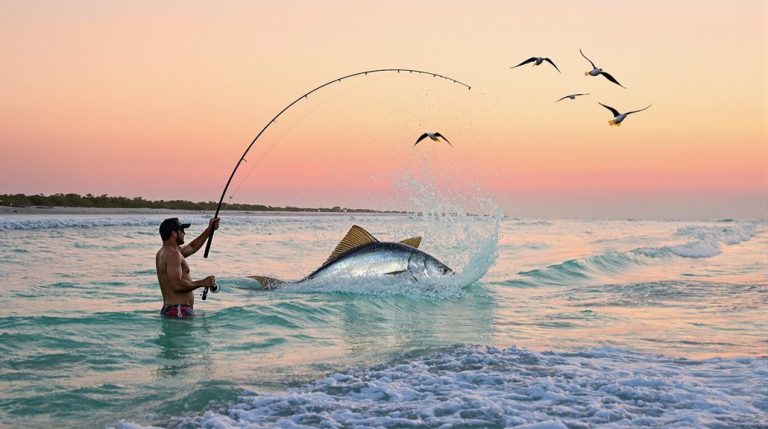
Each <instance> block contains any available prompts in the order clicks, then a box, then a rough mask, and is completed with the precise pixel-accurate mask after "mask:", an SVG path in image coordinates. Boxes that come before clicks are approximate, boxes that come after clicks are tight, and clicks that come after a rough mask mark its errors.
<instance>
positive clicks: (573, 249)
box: [0, 212, 768, 429]
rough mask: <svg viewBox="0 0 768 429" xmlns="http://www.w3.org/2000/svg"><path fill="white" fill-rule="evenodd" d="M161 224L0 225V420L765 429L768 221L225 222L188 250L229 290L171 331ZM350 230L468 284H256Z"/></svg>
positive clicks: (320, 255) (242, 217) (31, 219)
mask: <svg viewBox="0 0 768 429" xmlns="http://www.w3.org/2000/svg"><path fill="white" fill-rule="evenodd" d="M208 216H210V215H205V214H190V215H186V216H182V217H184V218H186V219H189V220H190V221H192V223H193V226H192V228H190V229H189V230H188V235H189V237H188V239H191V238H193V237H194V236H196V234H197V233H199V232H200V231H201V230H202V228H203V225H204V224H205V223H206V219H207V217H208ZM164 217H166V216H164V215H109V216H89V215H26V216H20V215H4V216H1V217H0V237H2V244H3V245H2V246H0V280H1V281H2V283H1V284H2V289H0V291H1V293H2V296H3V304H2V307H0V322H1V324H0V426H7V427H63V428H79V427H96V428H104V427H115V428H143V427H181V428H192V427H205V428H261V427H281V428H304V427H323V428H351V427H377V428H381V427H384V428H411V427H417V428H444V427H445V428H449V427H450V428H453V427H457V428H459V427H460V428H470V427H472V428H474V427H477V428H486V427H498V428H502V427H520V428H528V429H531V428H538V429H546V428H621V427H673V428H689V427H694V428H704V427H706V428H757V427H766V426H768V223H766V222H765V221H764V220H759V221H751V222H749V221H734V220H713V221H683V220H675V221H642V220H623V221H572V220H546V221H544V220H518V219H508V218H502V217H499V216H469V215H461V214H452V215H430V214H429V213H427V214H425V215H421V216H395V215H392V216H384V215H348V214H341V215H321V214H303V215H297V214H272V215H260V214H238V215H234V214H228V213H226V212H225V213H223V215H222V226H221V228H220V230H219V231H218V232H217V234H216V238H215V240H214V243H213V250H212V253H211V256H210V258H208V259H203V258H202V251H201V252H200V253H198V254H197V255H194V256H192V257H191V258H190V259H189V262H190V266H191V269H192V275H193V278H202V277H203V276H205V275H208V274H215V275H216V276H217V278H218V279H219V284H220V285H221V286H222V291H221V292H220V293H217V294H209V296H208V299H207V300H206V301H202V300H200V299H199V293H198V294H197V301H196V303H195V310H196V313H197V317H195V318H194V319H193V320H167V319H162V318H160V317H159V315H158V311H159V309H160V305H161V295H160V291H159V289H158V287H157V280H156V277H155V272H154V264H153V262H154V255H155V252H156V251H157V249H158V248H159V246H160V239H159V236H158V233H157V227H158V225H159V223H160V221H161V220H162V219H163V218H164ZM353 224H357V225H360V226H362V227H364V228H366V229H368V230H369V231H370V232H371V233H372V234H374V235H375V236H377V237H378V238H379V239H381V240H383V241H399V240H401V239H404V238H408V237H412V236H415V235H419V236H422V237H423V242H422V245H421V248H422V250H425V251H427V252H428V253H430V254H432V255H434V256H435V257H437V258H438V259H440V260H441V261H443V262H445V263H446V264H447V265H449V266H451V267H452V268H454V270H456V271H457V272H458V274H457V275H456V276H455V277H453V278H450V279H446V280H445V281H441V282H437V283H433V284H412V283H411V284H408V283H398V280H394V279H383V280H381V279H368V280H365V281H353V280H350V279H339V280H338V281H337V282H325V283H316V284H312V283H309V284H306V285H303V286H301V287H291V288H286V289H283V290H276V291H270V292H263V291H258V290H256V286H257V285H256V283H255V282H254V281H252V280H249V279H246V278H245V276H248V275H255V274H261V275H270V276H273V277H278V278H283V279H298V278H301V277H303V276H304V275H306V274H307V273H309V272H310V271H312V270H313V269H314V268H316V267H317V266H319V265H320V264H321V263H322V262H323V261H324V260H325V259H326V258H327V256H328V255H329V254H330V252H331V250H333V248H334V247H335V245H336V243H337V242H338V241H339V240H340V239H341V237H343V235H344V234H345V233H346V231H347V230H348V229H349V227H350V226H351V225H353Z"/></svg>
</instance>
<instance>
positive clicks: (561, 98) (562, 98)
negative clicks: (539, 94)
mask: <svg viewBox="0 0 768 429" xmlns="http://www.w3.org/2000/svg"><path fill="white" fill-rule="evenodd" d="M568 97H570V95H566V96H565V97H560V99H559V100H555V103H557V102H558V101H563V100H565V99H566V98H568Z"/></svg>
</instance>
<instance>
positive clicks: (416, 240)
mask: <svg viewBox="0 0 768 429" xmlns="http://www.w3.org/2000/svg"><path fill="white" fill-rule="evenodd" d="M400 243H402V244H405V245H406V246H411V247H413V248H414V249H418V248H419V244H421V237H411V238H406V239H405V240H403V241H401V242H400Z"/></svg>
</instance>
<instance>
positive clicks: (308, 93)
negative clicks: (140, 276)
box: [203, 68, 472, 258]
mask: <svg viewBox="0 0 768 429" xmlns="http://www.w3.org/2000/svg"><path fill="white" fill-rule="evenodd" d="M383 72H397V73H400V72H408V73H418V74H425V75H431V76H432V77H437V78H440V79H445V80H449V81H451V82H453V83H457V84H459V85H462V86H465V87H467V89H472V87H471V86H469V85H467V84H465V83H464V82H460V81H458V80H456V79H454V78H451V77H448V76H444V75H441V74H437V73H432V72H428V71H423V70H412V69H399V68H392V69H377V70H366V71H361V72H357V73H352V74H348V75H346V76H343V77H339V78H336V79H333V80H331V81H328V82H326V83H324V84H322V85H320V86H318V87H317V88H315V89H313V90H311V91H309V92H307V93H305V94H304V95H302V96H301V97H299V98H297V99H295V100H293V102H292V103H291V104H289V105H287V106H285V108H283V110H281V111H280V113H278V114H277V115H275V117H274V118H272V120H271V121H269V122H267V125H265V126H264V128H262V129H261V131H259V134H257V135H256V137H255V138H254V139H253V141H251V144H249V145H248V148H246V149H245V152H243V156H241V157H240V160H239V161H237V164H235V168H234V170H232V174H230V175H229V179H228V180H227V184H226V185H224V191H222V192H221V198H219V205H218V206H217V207H216V214H215V215H214V216H213V217H218V216H219V211H220V210H221V204H222V203H223V202H224V196H225V195H226V194H227V189H228V188H229V184H230V183H231V182H232V178H233V177H235V172H237V169H238V168H239V167H240V164H242V162H243V161H244V160H245V156H246V155H247V154H248V151H250V150H251V147H253V144H254V143H256V140H258V139H259V137H261V135H262V134H263V133H264V131H266V130H267V128H269V126H270V125H272V124H274V123H275V121H276V120H277V118H279V117H280V115H282V114H283V113H284V112H285V111H286V110H288V109H290V108H291V106H293V105H294V104H296V103H298V102H299V101H301V100H303V99H306V98H307V97H308V96H309V95H310V94H312V93H313V92H315V91H317V90H319V89H322V88H324V87H326V86H328V85H331V84H333V83H336V82H341V81H342V80H344V79H349V78H351V77H355V76H360V75H366V76H367V75H368V74H371V73H383ZM213 231H214V230H211V232H210V233H209V234H208V241H207V243H206V244H205V253H204V254H203V257H204V258H207V257H208V252H209V251H210V250H211V243H212V242H213Z"/></svg>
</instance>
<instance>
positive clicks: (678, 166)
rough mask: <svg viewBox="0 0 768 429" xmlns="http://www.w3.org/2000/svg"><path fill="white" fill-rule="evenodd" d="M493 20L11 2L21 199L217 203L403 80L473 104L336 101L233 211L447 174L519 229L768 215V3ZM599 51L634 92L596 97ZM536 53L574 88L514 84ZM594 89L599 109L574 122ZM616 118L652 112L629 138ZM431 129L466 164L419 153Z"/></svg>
mask: <svg viewBox="0 0 768 429" xmlns="http://www.w3.org/2000/svg"><path fill="white" fill-rule="evenodd" d="M475 3H477V2H469V1H447V2H415V4H412V2H406V1H402V2H367V1H365V2H359V1H348V2H347V1H344V2H341V1H333V2H309V1H306V2H299V1H263V2H251V1H228V2H223V3H219V2H203V1H166V2H128V1H119V2H118V1H89V2H85V1H70V2H59V1H29V2H2V3H0V23H2V25H0V52H2V55H3V66H2V67H0V94H2V102H0V193H16V192H22V193H28V194H30V193H45V194H48V193H56V192H65V193H66V192H76V193H93V194H102V193H108V194H110V195H124V196H130V197H133V196H142V197H145V198H151V199H176V198H183V199H192V200H206V201H208V200H218V198H219V195H220V193H221V190H222V188H223V186H224V183H225V182H226V179H227V177H228V176H229V173H230V171H231V169H232V167H233V166H234V164H235V162H236V161H237V159H238V158H239V156H240V155H241V154H242V151H243V150H244V149H245V148H246V147H247V145H248V143H250V141H251V140H252V139H253V137H255V135H256V133H258V131H259V130H260V129H261V128H262V127H263V126H264V125H265V124H266V123H267V121H269V119H271V118H272V117H273V116H274V115H275V114H276V113H277V112H279V111H280V110H281V109H282V108H283V107H285V105H287V104H288V103H290V102H291V101H293V100H294V99H295V98H296V97H298V96H299V95H301V94H302V93H304V92H306V91H308V90H310V89H312V88H314V87H315V86H317V85H319V84H322V83H324V82H326V81H328V80H331V79H333V78H335V77H338V76H343V75H346V74H350V73H354V72H357V71H362V70H366V69H375V68H385V67H403V68H414V69H421V70H429V71H433V72H436V73H440V74H445V75H448V76H451V77H453V78H456V79H458V80H461V81H464V82H467V83H468V84H471V85H472V87H473V88H472V90H471V91H467V90H466V89H463V88H462V87H461V86H459V85H454V84H451V83H449V82H446V81H443V80H439V79H435V78H431V77H425V76H405V75H395V74H390V75H385V74H380V75H370V76H367V77H362V78H355V79H354V80H347V81H344V82H342V83H341V84H337V85H333V86H331V87H328V88H326V89H324V90H322V91H319V92H318V93H316V94H315V95H314V96H313V97H310V99H308V100H306V101H303V102H301V103H299V104H297V105H296V106H295V107H294V108H293V109H291V110H289V111H288V112H287V113H286V114H285V115H283V116H282V117H281V119H280V121H279V122H278V123H277V124H275V125H274V126H272V127H271V128H270V129H269V130H268V131H267V132H266V133H265V134H264V136H263V137H262V138H261V139H259V141H258V142H257V143H256V145H255V146H254V149H253V152H252V154H251V155H250V156H249V157H248V159H249V160H250V161H251V162H249V163H248V164H244V165H243V167H241V170H240V171H239V172H238V176H236V178H235V180H234V182H233V185H232V188H230V189H231V190H233V191H234V189H235V188H236V187H237V186H238V185H239V184H240V183H241V182H242V186H240V187H239V188H238V191H237V193H236V194H235V196H234V198H233V200H234V201H236V202H252V203H265V204H272V205H287V204H290V205H301V206H326V207H330V206H336V205H340V206H347V207H372V208H393V209H409V208H411V207H409V205H408V203H407V197H408V196H409V195H408V192H407V191H406V190H403V189H402V187H400V186H398V185H397V182H398V180H399V179H400V178H402V177H404V176H421V175H424V174H425V169H426V170H427V171H426V173H427V174H429V175H431V176H434V177H436V179H435V180H436V181H437V183H438V186H439V188H440V189H441V192H444V193H446V194H451V193H462V192H470V191H468V189H477V190H478V193H482V194H483V195H490V196H491V198H492V199H493V201H494V202H495V203H496V204H498V205H499V206H501V207H502V208H503V209H504V211H505V213H506V214H508V215H510V216H520V217H523V216H545V217H574V216H578V217H696V218H702V217H704V218H707V217H765V216H766V215H768V213H767V212H768V155H767V152H766V146H767V145H766V141H767V136H768V133H767V132H766V117H767V116H766V98H767V96H768V94H767V88H766V81H768V72H767V69H766V57H768V55H767V54H768V52H767V51H766V35H767V33H768V31H767V27H766V15H767V14H766V12H768V10H767V9H766V2H764V1H761V0H754V1H735V2H723V1H715V0H711V1H646V2H631V1H616V0H612V1H574V2H571V1H543V2H540V1H515V2H513V1H503V2H479V4H475ZM579 48H582V49H583V50H584V52H585V53H586V54H587V55H588V56H589V57H590V58H591V59H592V60H593V61H594V62H595V63H596V64H597V65H598V66H602V67H604V68H605V69H606V70H607V71H609V72H610V73H611V74H613V76H615V77H616V78H617V79H618V80H619V81H620V82H621V83H622V84H623V85H625V86H626V87H627V88H628V89H622V88H620V87H618V86H616V85H613V84H611V83H610V82H608V81H607V80H605V79H603V78H602V77H584V74H583V72H584V71H586V70H588V68H589V64H588V63H587V62H586V61H585V60H584V59H583V58H581V56H580V55H579ZM534 55H536V56H547V57H550V58H552V59H553V60H554V61H555V63H556V64H557V65H558V67H559V68H560V70H562V74H561V73H557V71H556V70H554V69H553V68H552V67H551V66H549V65H547V64H544V65H542V66H539V67H534V66H530V65H528V66H524V67H519V68H516V69H510V68H509V67H510V66H513V65H515V64H517V63H519V62H521V61H522V60H524V59H527V58H529V57H530V56H534ZM572 92H588V93H590V95H589V96H585V97H581V98H577V99H576V100H573V101H571V100H564V101H562V102H559V103H555V102H554V100H556V99H558V98H560V97H561V96H563V95H566V94H568V93H572ZM598 101H600V102H602V103H605V104H608V105H611V106H613V107H616V108H618V109H619V110H621V111H624V110H634V109H639V108H642V107H644V106H646V105H648V104H653V107H651V109H649V110H647V111H645V112H641V113H638V114H636V115H632V116H630V117H629V119H627V120H626V121H625V122H624V124H622V126H621V127H620V128H616V127H609V126H608V120H609V119H611V115H610V112H608V111H607V110H605V109H604V108H602V107H600V106H599V105H598V104H597V102H598ZM424 131H440V132H442V133H443V134H444V135H445V136H446V137H448V138H449V139H450V140H451V142H452V143H453V144H454V147H452V148H451V147H448V146H447V145H445V144H436V143H435V142H431V141H426V142H422V143H420V144H419V145H418V146H416V147H413V146H412V145H413V142H414V141H415V139H416V137H418V136H419V135H420V134H421V133H422V132H424ZM270 148H271V149H270ZM268 149H269V151H268V153H266V154H265V151H267V150H268ZM262 155H263V158H261V157H262ZM259 159H261V161H258V160H259ZM257 161H258V162H257ZM425 163H428V164H427V165H428V166H427V167H425ZM251 170H252V171H251ZM249 172H250V173H249ZM246 175H248V176H247V178H246V177H245V176H246ZM465 197H466V195H465Z"/></svg>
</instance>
